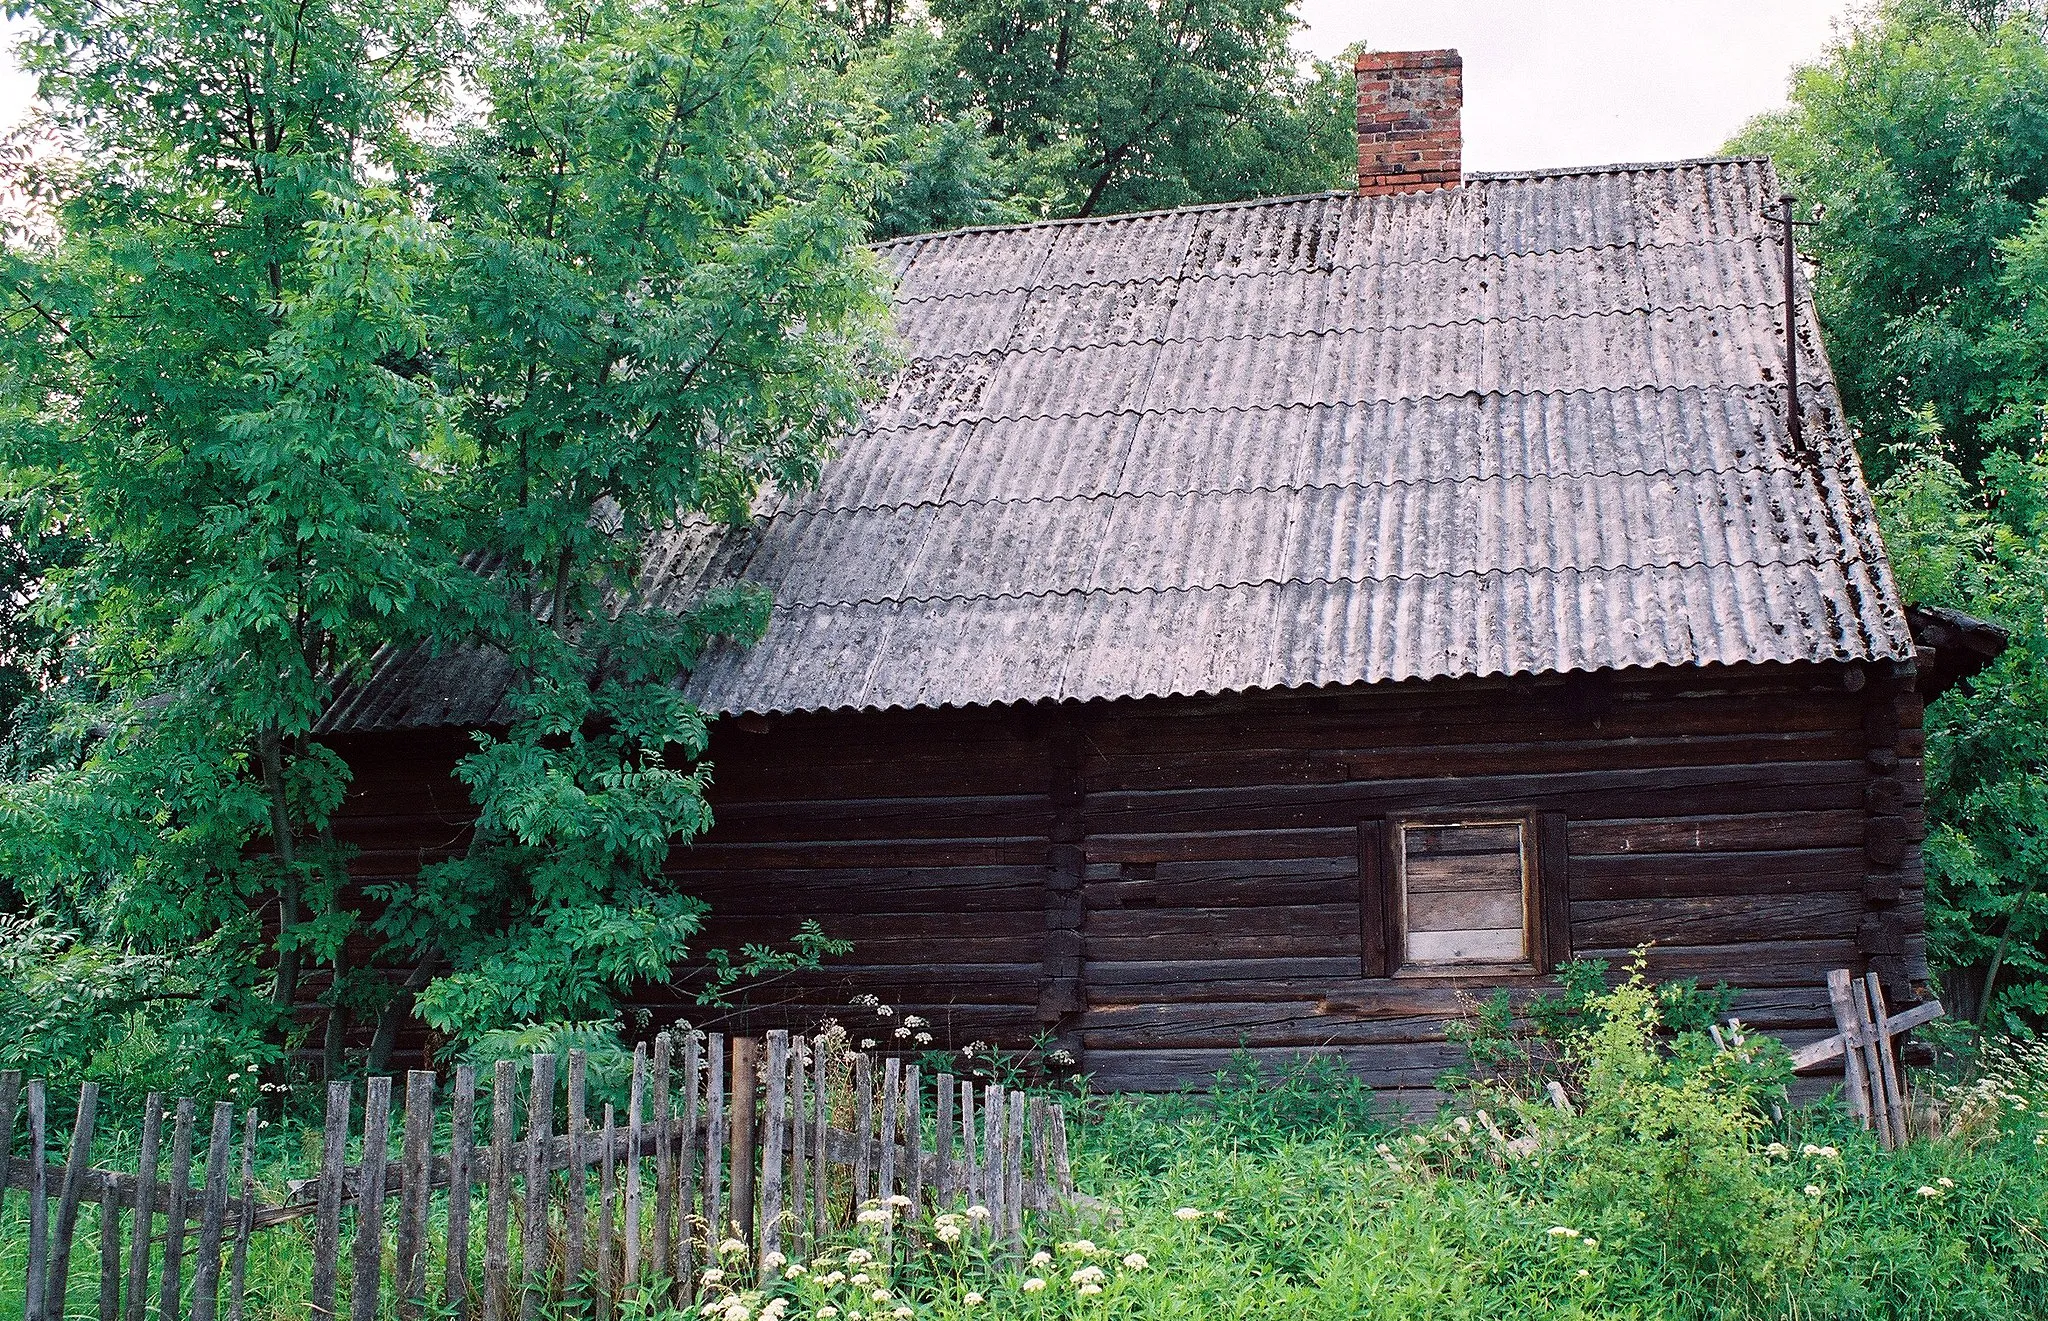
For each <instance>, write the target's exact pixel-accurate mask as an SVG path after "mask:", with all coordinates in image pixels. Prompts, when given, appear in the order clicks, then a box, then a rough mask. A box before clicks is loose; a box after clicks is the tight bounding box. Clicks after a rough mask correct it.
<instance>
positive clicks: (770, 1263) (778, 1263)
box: [761, 1252, 789, 1271]
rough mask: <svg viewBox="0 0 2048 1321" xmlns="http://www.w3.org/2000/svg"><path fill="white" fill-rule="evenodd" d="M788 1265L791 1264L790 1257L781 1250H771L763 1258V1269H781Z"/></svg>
mask: <svg viewBox="0 0 2048 1321" xmlns="http://www.w3.org/2000/svg"><path fill="white" fill-rule="evenodd" d="M787 1265H789V1258H787V1257H785V1256H783V1255H782V1254H781V1253H779V1252H771V1253H769V1254H768V1255H767V1256H765V1257H763V1258H761V1269H762V1270H764V1271H779V1270H781V1269H782V1268H783V1267H784V1266H787Z"/></svg>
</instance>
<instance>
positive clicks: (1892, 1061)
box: [1863, 972, 1912, 1147]
mask: <svg viewBox="0 0 2048 1321" xmlns="http://www.w3.org/2000/svg"><path fill="white" fill-rule="evenodd" d="M1863 987H1864V992H1865V994H1866V995H1867V996H1868V998H1869V1002H1870V1023H1871V1036H1872V1038H1873V1039H1874V1041H1873V1044H1874V1045H1875V1046H1876V1048H1877V1065H1878V1073H1879V1075H1880V1076H1881V1077H1882V1079H1883V1083H1884V1095H1885V1104H1886V1105H1887V1106H1889V1107H1890V1109H1891V1115H1892V1138H1893V1143H1892V1145H1894V1146H1898V1147H1903V1146H1905V1145H1906V1143H1907V1142H1908V1141H1909V1140H1910V1139H1911V1137H1912V1134H1911V1133H1910V1132H1908V1131H1907V1126H1906V1097H1905V1093H1904V1091H1903V1090H1902V1089H1901V1088H1900V1087H1899V1061H1898V1056H1897V1055H1896V1054H1895V1053H1894V1052H1893V1049H1892V1037H1891V1033H1889V1032H1887V1031H1886V1030H1885V1019H1886V1018H1888V1017H1889V1015H1888V1014H1887V1013H1886V1012H1885V1003H1884V986H1883V984H1882V983H1881V982H1879V981H1878V977H1877V974H1876V973H1874V972H1870V973H1865V974H1864V975H1863Z"/></svg>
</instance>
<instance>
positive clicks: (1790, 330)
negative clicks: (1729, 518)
mask: <svg viewBox="0 0 2048 1321" xmlns="http://www.w3.org/2000/svg"><path fill="white" fill-rule="evenodd" d="M1798 201H1799V199H1798V198H1796V197H1794V196H1792V195H1791V194H1790V193H1787V194H1785V196H1783V197H1781V198H1779V199H1778V213H1779V214H1778V223H1779V224H1781V225H1783V226H1784V227H1785V425H1786V428H1787V429H1788V430H1789V431H1790V432H1791V433H1792V448H1794V449H1800V448H1803V447H1804V446H1805V444H1806V438H1805V436H1804V434H1803V432H1804V430H1805V425H1804V424H1805V419H1804V418H1802V417H1801V416H1800V412H1799V340H1798V338H1797V336H1798V333H1799V323H1798V320H1797V318H1798V315H1799V302H1798V299H1797V298H1795V297H1794V286H1793V279H1794V277H1795V272H1796V269H1797V262H1798V260H1799V258H1798V252H1797V247H1798V244H1797V239H1796V238H1795V236H1796V235H1797V234H1798V233H1799V222H1798V221H1796V220H1794V219H1793V218H1792V208H1793V207H1794V206H1795V205H1797V203H1798Z"/></svg>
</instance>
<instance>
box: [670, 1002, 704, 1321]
mask: <svg viewBox="0 0 2048 1321" xmlns="http://www.w3.org/2000/svg"><path fill="white" fill-rule="evenodd" d="M703 1063H704V1038H703V1036H702V1034H701V1033H697V1032H691V1033H690V1034H689V1035H688V1036H686V1037H684V1038H683V1131H682V1136H681V1138H680V1139H679V1141H678V1142H677V1144H676V1230H677V1233H676V1284H677V1286H678V1290H677V1292H678V1293H679V1295H680V1300H681V1302H682V1305H683V1306H684V1307H686V1308H687V1307H688V1306H689V1305H690V1303H691V1301H692V1300H694V1299H695V1298H696V1296H697V1250H696V1242H697V1230H696V1226H695V1225H694V1224H693V1223H692V1222H693V1221H694V1220H695V1219H696V1214H697V1208H698V1207H699V1205H700V1204H701V1203H700V1202H699V1200H698V1197H697V1095H698V1093H699V1091H701V1090H702V1089H701V1087H700V1085H699V1070H700V1069H701V1068H702V1067H703Z"/></svg>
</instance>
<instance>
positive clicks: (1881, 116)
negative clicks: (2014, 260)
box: [1730, 0, 2048, 476]
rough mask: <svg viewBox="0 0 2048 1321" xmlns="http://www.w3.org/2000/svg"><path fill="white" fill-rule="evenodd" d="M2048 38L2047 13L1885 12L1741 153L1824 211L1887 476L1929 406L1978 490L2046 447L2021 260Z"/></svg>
mask: <svg viewBox="0 0 2048 1321" xmlns="http://www.w3.org/2000/svg"><path fill="white" fill-rule="evenodd" d="M2044 27H2048V8H2044V7H2043V6H2042V5H2041V4H2039V3H2037V2H2035V0H2025V2H2022V3H2012V2H2004V3H1994V2H1992V0H1885V3H1883V4H1881V5H1879V6H1878V7H1877V8H1876V9H1875V10H1873V11H1872V12H1870V13H1869V14H1867V15H1864V16H1862V17H1861V18H1860V19H1859V20H1858V21H1856V22H1855V23H1854V24H1853V25H1852V26H1851V27H1850V28H1849V29H1848V30H1847V31H1846V32H1845V33H1844V34H1843V35H1842V36H1841V38H1840V39H1839V40H1837V41H1836V42H1835V44H1834V45H1833V46H1832V47H1830V49H1829V51H1828V53H1827V54H1826V56H1825V57H1824V58H1823V59H1821V60H1820V61H1819V62H1817V63H1815V64H1812V65H1809V66H1806V67H1803V68H1801V69H1799V70H1798V71H1797V73H1796V74H1795V75H1794V77H1793V81H1792V89H1791V98H1790V103H1789V105H1788V106H1787V108H1786V109H1785V110H1784V111H1782V112H1779V113H1777V114H1773V115H1767V116H1764V117H1762V118H1760V119H1758V120H1757V121H1756V122H1754V123H1752V124H1751V125H1750V126H1749V127H1748V128H1747V129H1745V130H1744V132H1743V133H1742V135H1741V136H1740V137H1738V138H1737V139H1736V140H1735V141H1734V142H1733V143H1732V144H1730V145H1731V149H1732V150H1736V151H1744V152H1762V153H1767V154H1769V155H1770V156H1771V157H1772V158H1773V159H1774V160H1775V161H1776V163H1777V165H1778V168H1779V170H1780V173H1781V175H1782V176H1783V178H1784V179H1785V181H1786V183H1787V185H1788V186H1789V187H1790V188H1791V189H1792V190H1793V191H1795V192H1796V193H1797V194H1798V195H1799V196H1800V198H1801V199H1802V200H1803V201H1805V202H1809V203H1814V204H1817V213H1818V219H1819V223H1818V224H1817V225H1816V226H1815V227H1814V228H1812V229H1810V230H1808V231H1806V237H1805V240H1804V241H1805V244H1806V250H1807V252H1808V254H1809V255H1810V256H1812V257H1813V258H1814V259H1816V261H1817V262H1818V269H1817V271H1816V273H1815V281H1814V285H1815V297H1816V300H1817V302H1818V304H1819V309H1820V315H1821V320H1822V323H1823V325H1824V327H1825V329H1826V331H1827V339H1828V346H1829V348H1830V350H1831V351H1832V352H1833V355H1834V362H1835V366H1836V369H1837V374H1838V377H1839V380H1840V384H1841V388H1842V395H1843V400H1844V403H1845V404H1846V405H1847V406H1848V409H1849V412H1850V415H1851V417H1852V418H1853V419H1854V421H1855V422H1856V424H1857V426H1858V427H1859V428H1860V429H1861V431H1862V434H1863V437H1864V441H1865V451H1864V458H1865V462H1866V463H1867V464H1869V465H1870V466H1871V468H1872V470H1873V471H1874V472H1878V473H1882V472H1883V471H1885V470H1886V469H1887V468H1888V465H1889V464H1890V463H1891V462H1892V456H1893V455H1894V454H1895V453H1904V452H1907V451H1900V450H1898V449H1897V448H1896V447H1898V446H1899V445H1900V444H1901V443H1903V442H1910V441H1911V440H1912V439H1913V438H1914V436H1915V435H1916V433H1917V431H1918V424H1917V422H1916V415H1917V414H1918V413H1919V412H1920V410H1922V409H1923V407H1925V406H1930V405H1931V406H1932V407H1933V409H1934V416H1935V418H1936V420H1937V421H1938V422H1939V423H1940V425H1941V428H1942V431H1943V433H1944V434H1945V435H1946V436H1947V437H1948V439H1949V441H1950V443H1951V444H1952V445H1953V446H1954V450H1955V454H1956V457H1957V459H1958V461H1959V462H1960V463H1961V465H1962V468H1963V471H1964V472H1965V473H1966V474H1969V475H1972V476H1974V475H1975V474H1976V472H1977V470H1978V468H1979V465H1980V464H1981V463H1982V462H1983V460H1984V458H1985V457H1986V456H1987V455H1988V454H1990V453H1991V452H1992V451H1993V450H1995V449H1997V448H1998V447H1999V446H2001V445H2028V444H2031V443H2032V442H2033V439H2034V437H2035V436H2036V435H2037V434H2038V432H2039V420H2038V418H2037V417H2035V416H2034V415H2033V414H2032V412H2031V411H2030V408H2028V407H2017V408H2016V407H2015V406H2014V405H2015V403H2016V402H2017V400H2016V398H2015V395H2016V392H2017V394H2018V395H2020V396H2024V397H2027V398H2031V397H2032V396H2033V395H2034V394H2035V393H2036V392H2037V391H2038V388H2039V387H2038V384H2033V385H2029V384H2027V383H2025V382H2023V381H2017V380H2015V378H2014V376H2013V372H2014V371H2015V369H2016V368H2018V367H2019V366H2020V363H2019V360H2017V359H2016V358H2015V357H2014V353H2013V347H2014V346H2013V345H2012V344H2011V342H2010V336H2009V330H2010V327H2011V325H2012V322H2013V320H2014V318H2015V316H2016V314H2017V312H2018V308H2017V307H2016V304H2015V297H2016V291H2015V290H2014V288H2013V286H2012V285H2011V283H2010V282H2009V280H2008V269H2009V259H2010V249H2009V248H2008V247H2007V246H2006V245H2007V244H2008V242H2009V241H2010V240H2011V239H2012V238H2013V237H2014V236H2015V235H2017V234H2019V233H2020V232H2021V230H2022V229H2024V228H2025V227H2026V226H2027V225H2028V223H2029V221H2030V220H2032V219H2033V218H2034V215H2035V211H2036V208H2037V207H2038V206H2039V205H2040V204H2041V202H2042V199H2043V198H2044V197H2048V42H2044ZM2035 288H2036V289H2037V290H2038V288H2039V286H2038V285H2036V286H2035ZM2027 370H2031V371H2035V372H2037V371H2038V370H2039V369H2038V366H2036V367H2032V368H2029V369H2027ZM2034 380H2035V381H2036V382H2038V380H2039V378H2038V376H2036V377H2035V378H2034Z"/></svg>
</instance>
